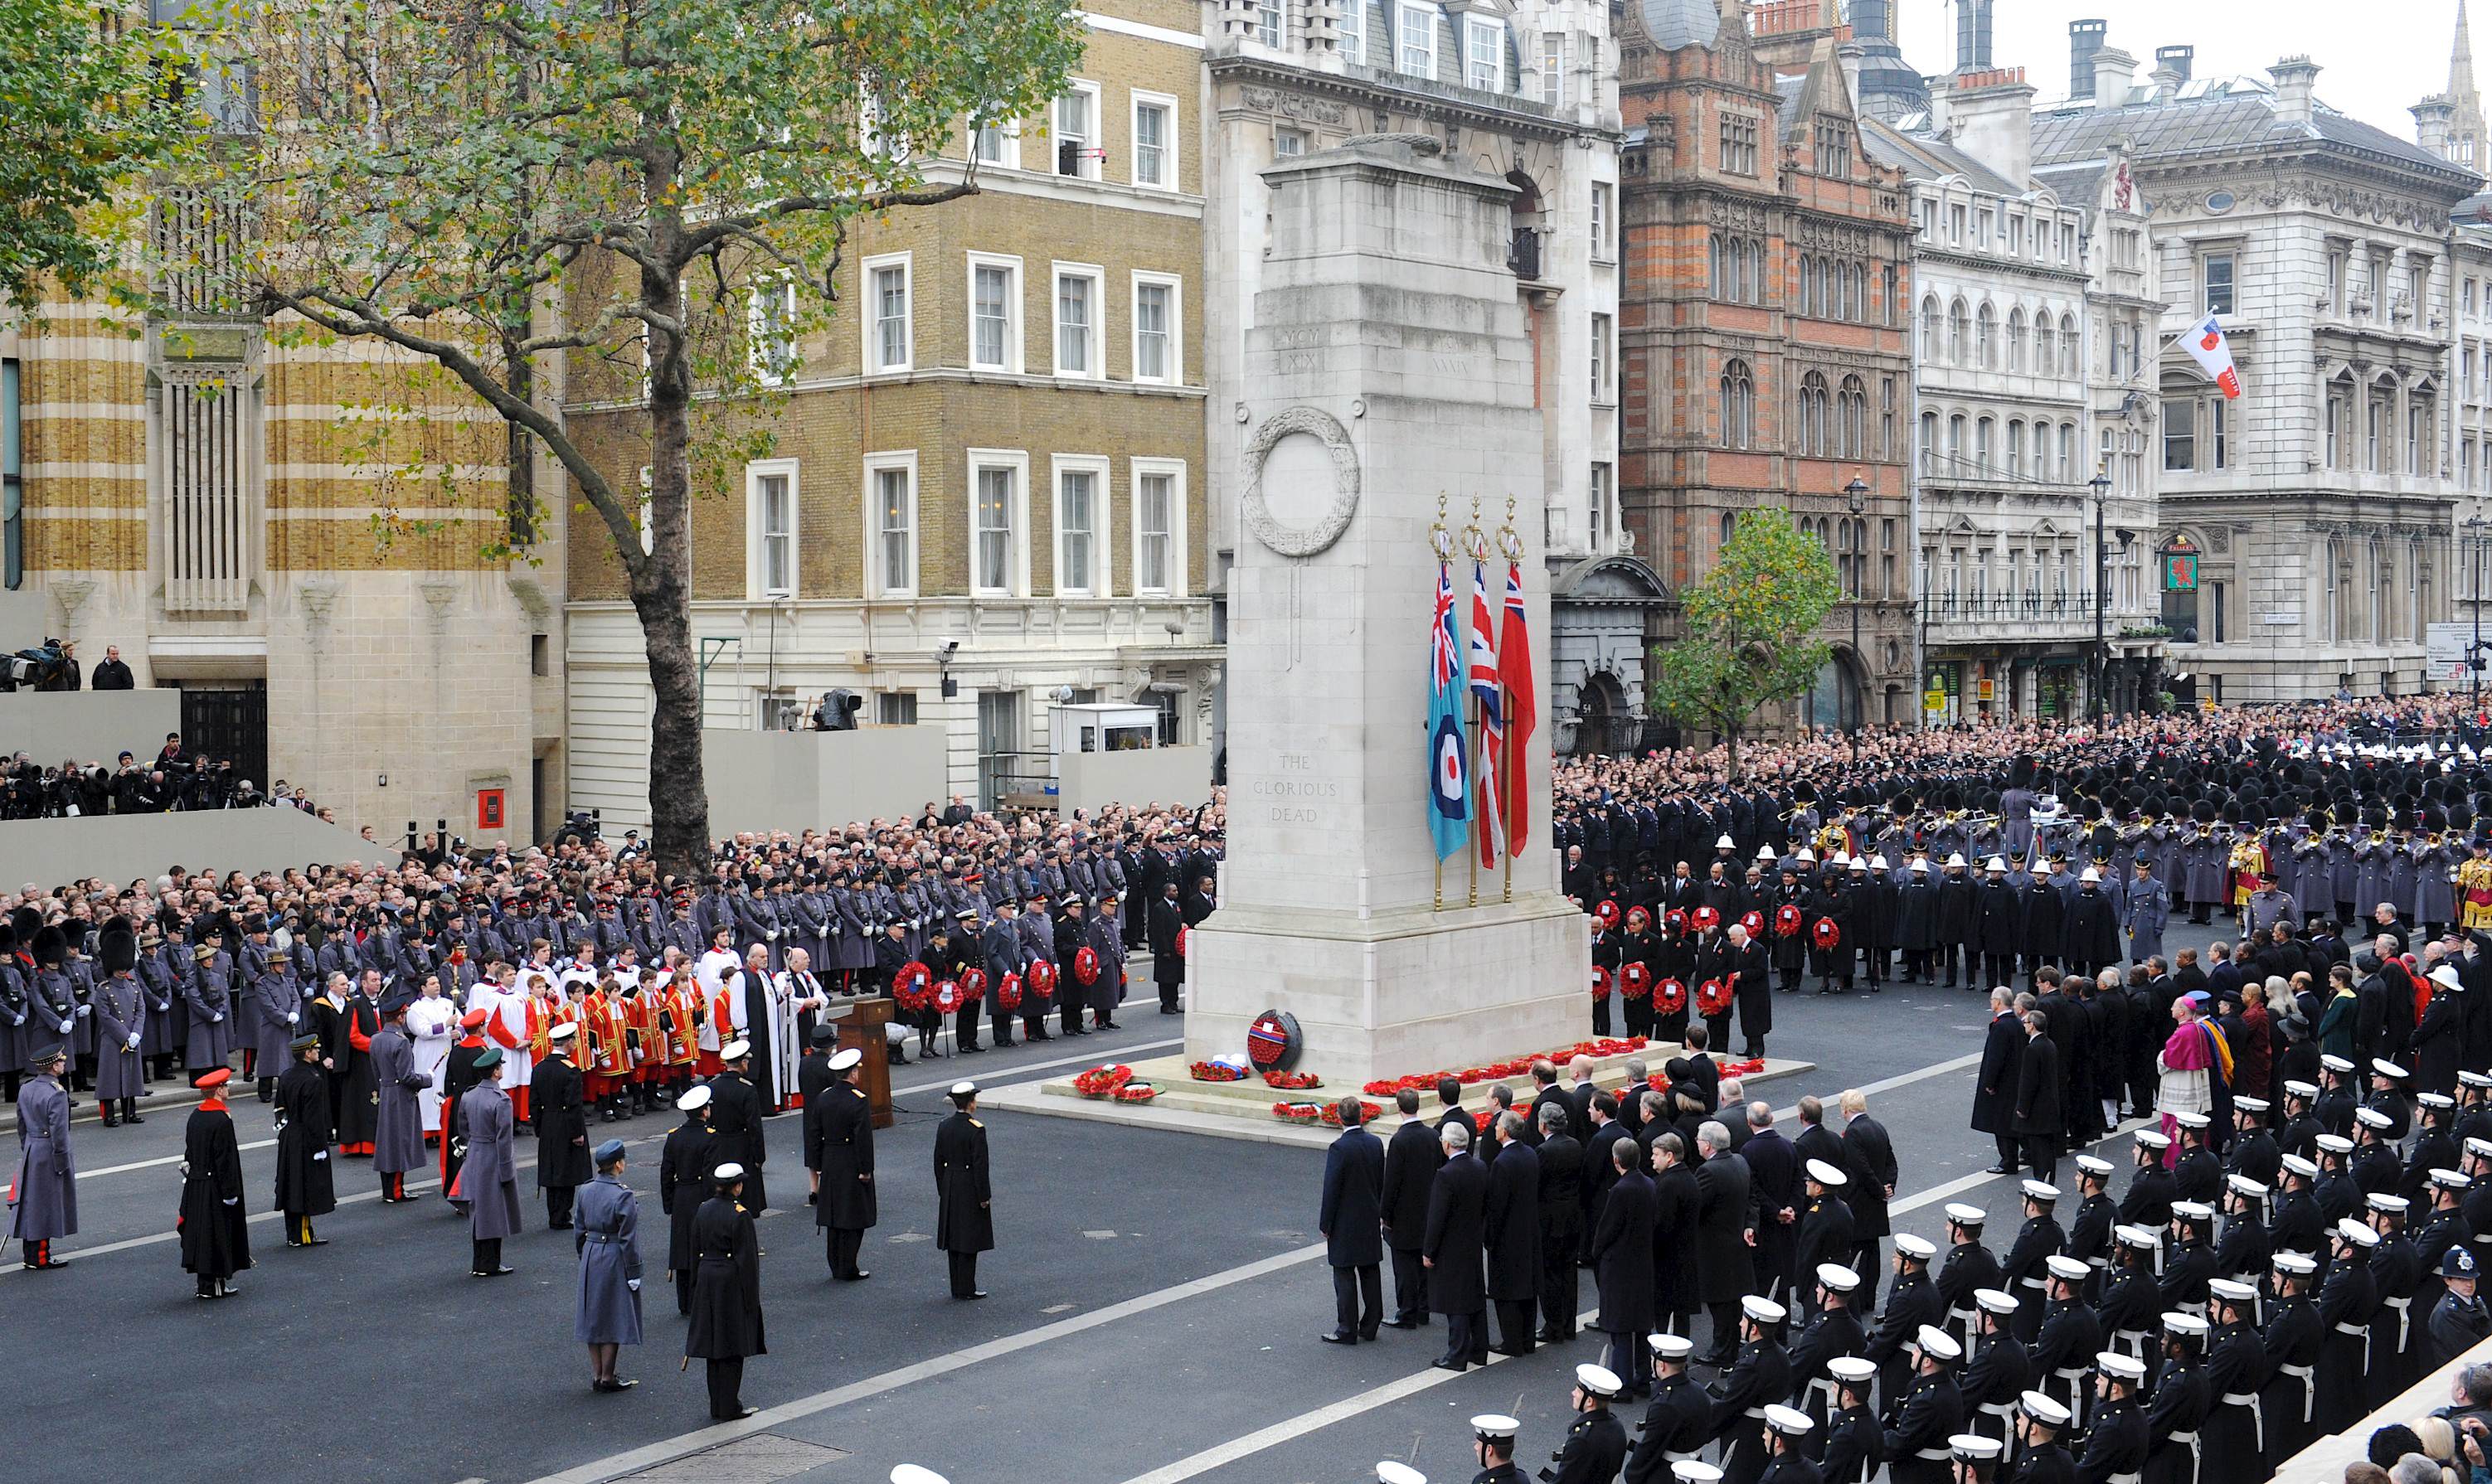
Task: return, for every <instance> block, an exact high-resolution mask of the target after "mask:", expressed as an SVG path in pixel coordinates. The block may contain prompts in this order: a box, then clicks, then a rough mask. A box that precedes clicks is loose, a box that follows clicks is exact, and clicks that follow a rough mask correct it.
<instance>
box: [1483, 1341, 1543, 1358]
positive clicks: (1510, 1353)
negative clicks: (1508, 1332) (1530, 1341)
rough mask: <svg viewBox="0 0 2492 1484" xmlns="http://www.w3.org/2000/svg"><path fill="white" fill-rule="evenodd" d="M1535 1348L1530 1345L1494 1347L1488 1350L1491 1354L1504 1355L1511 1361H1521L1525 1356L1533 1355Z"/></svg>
mask: <svg viewBox="0 0 2492 1484" xmlns="http://www.w3.org/2000/svg"><path fill="white" fill-rule="evenodd" d="M1532 1350H1533V1347H1531V1346H1528V1345H1492V1346H1490V1347H1489V1348H1488V1351H1489V1353H1490V1354H1492V1355H1503V1356H1505V1357H1506V1358H1508V1359H1510V1360H1513V1359H1520V1358H1522V1357H1523V1356H1525V1355H1528V1354H1530V1353H1531V1351H1532Z"/></svg>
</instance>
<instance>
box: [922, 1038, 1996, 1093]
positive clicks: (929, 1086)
mask: <svg viewBox="0 0 2492 1484" xmlns="http://www.w3.org/2000/svg"><path fill="white" fill-rule="evenodd" d="M1184 1044H1185V1037H1183V1036H1178V1037H1175V1038H1174V1039H1172V1040H1168V1041H1144V1042H1142V1044H1140V1045H1138V1046H1120V1047H1117V1048H1116V1049H1115V1050H1114V1051H1113V1052H1112V1053H1109V1054H1104V1055H1103V1054H1099V1053H1095V1052H1094V1053H1092V1054H1089V1055H1087V1056H1058V1057H1056V1058H1055V1059H1054V1060H1053V1061H1024V1062H1023V1063H1021V1064H1020V1065H1018V1066H1010V1067H1005V1068H1004V1069H1002V1070H1001V1071H999V1072H997V1073H996V1074H995V1079H996V1083H997V1084H998V1085H1000V1084H1001V1083H1002V1081H1003V1080H1004V1079H1006V1078H1018V1077H1020V1076H1021V1074H1022V1073H1023V1072H1045V1071H1049V1070H1051V1069H1053V1068H1055V1067H1070V1066H1080V1065H1083V1064H1084V1063H1087V1064H1089V1065H1091V1066H1094V1067H1095V1066H1098V1065H1100V1064H1101V1063H1103V1062H1109V1061H1114V1060H1116V1059H1117V1058H1118V1057H1119V1056H1128V1057H1130V1056H1132V1055H1134V1054H1136V1053H1139V1052H1164V1051H1167V1050H1168V1049H1169V1048H1170V1047H1172V1046H1183V1045H1184ZM1975 1059H1978V1058H1975ZM959 1081H961V1079H960V1078H958V1077H947V1078H944V1079H943V1080H942V1081H941V1082H939V1083H918V1084H917V1085H916V1086H913V1087H894V1088H892V1089H891V1095H892V1096H893V1097H895V1098H905V1097H914V1096H916V1095H917V1094H918V1093H921V1092H940V1091H942V1090H943V1089H944V1088H946V1087H949V1086H951V1085H952V1084H953V1083H957V1082H959ZM972 1081H974V1079H972Z"/></svg>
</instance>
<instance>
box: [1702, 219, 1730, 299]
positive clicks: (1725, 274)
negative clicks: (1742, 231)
mask: <svg viewBox="0 0 2492 1484" xmlns="http://www.w3.org/2000/svg"><path fill="white" fill-rule="evenodd" d="M1705 246H1706V253H1705V263H1706V281H1707V286H1706V292H1708V293H1710V294H1711V295H1712V296H1713V297H1714V298H1716V299H1728V298H1730V297H1731V247H1730V244H1729V243H1727V242H1725V241H1724V240H1723V238H1722V234H1721V233H1720V232H1715V233H1713V234H1712V235H1710V236H1708V237H1707V238H1706V239H1705Z"/></svg>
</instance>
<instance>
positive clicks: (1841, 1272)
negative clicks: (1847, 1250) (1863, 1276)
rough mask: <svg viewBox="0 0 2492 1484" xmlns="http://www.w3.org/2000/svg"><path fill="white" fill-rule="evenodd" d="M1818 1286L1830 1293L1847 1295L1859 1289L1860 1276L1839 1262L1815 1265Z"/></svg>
mask: <svg viewBox="0 0 2492 1484" xmlns="http://www.w3.org/2000/svg"><path fill="white" fill-rule="evenodd" d="M1817 1282H1818V1286H1819V1287H1821V1288H1823V1289H1825V1291H1828V1292H1830V1293H1849V1292H1851V1291H1853V1290H1854V1289H1856V1288H1858V1287H1860V1275H1859V1274H1858V1273H1855V1272H1854V1271H1853V1270H1852V1269H1850V1268H1848V1267H1846V1266H1844V1265H1843V1264H1842V1263H1840V1262H1820V1263H1819V1264H1817Z"/></svg>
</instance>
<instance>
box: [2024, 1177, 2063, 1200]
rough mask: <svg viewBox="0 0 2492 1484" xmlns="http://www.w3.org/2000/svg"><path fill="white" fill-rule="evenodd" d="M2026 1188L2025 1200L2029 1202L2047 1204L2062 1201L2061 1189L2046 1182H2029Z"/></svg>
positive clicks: (2026, 1183)
mask: <svg viewBox="0 0 2492 1484" xmlns="http://www.w3.org/2000/svg"><path fill="white" fill-rule="evenodd" d="M2024 1188H2025V1199H2026V1200H2028V1201H2040V1202H2045V1203H2047V1202H2053V1201H2057V1200H2059V1199H2060V1187H2058V1186H2057V1185H2053V1184H2051V1183H2049V1182H2048V1181H2045V1180H2027V1181H2026V1182H2025V1187H2024Z"/></svg>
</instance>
